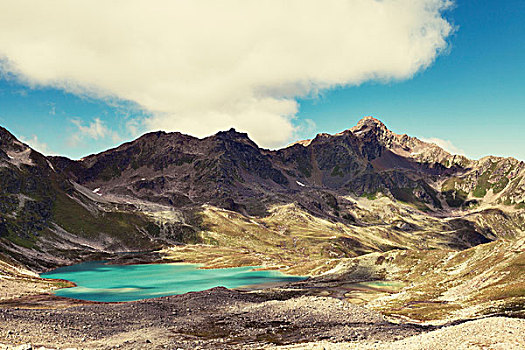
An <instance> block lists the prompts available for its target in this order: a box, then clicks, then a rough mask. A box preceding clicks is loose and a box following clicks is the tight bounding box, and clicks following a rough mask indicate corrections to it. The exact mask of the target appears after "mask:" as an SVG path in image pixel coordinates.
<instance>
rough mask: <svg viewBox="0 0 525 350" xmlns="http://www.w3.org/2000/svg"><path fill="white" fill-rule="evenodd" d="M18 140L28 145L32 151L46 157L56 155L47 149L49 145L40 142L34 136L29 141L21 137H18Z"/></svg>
mask: <svg viewBox="0 0 525 350" xmlns="http://www.w3.org/2000/svg"><path fill="white" fill-rule="evenodd" d="M20 140H21V141H22V142H23V143H25V144H26V145H28V146H29V147H31V148H32V149H34V150H36V151H38V152H40V153H42V154H44V155H46V156H51V155H55V154H56V153H55V152H53V151H52V150H51V149H50V148H49V145H48V144H47V143H45V142H43V141H40V140H39V139H38V137H37V136H36V135H33V136H32V137H31V138H30V139H27V138H25V137H23V136H22V137H20Z"/></svg>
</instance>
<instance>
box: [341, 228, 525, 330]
mask: <svg viewBox="0 0 525 350" xmlns="http://www.w3.org/2000/svg"><path fill="white" fill-rule="evenodd" d="M363 270H365V271H368V277H369V278H370V279H371V280H374V279H385V280H392V281H400V282H403V283H404V284H405V285H406V287H405V288H403V289H402V290H401V291H400V292H399V293H393V294H389V295H387V296H384V294H377V295H376V296H375V297H376V299H374V298H373V297H372V298H371V299H373V300H372V301H371V302H370V303H368V307H371V308H374V309H376V310H380V311H382V312H383V313H385V314H387V315H392V316H403V317H408V318H410V319H415V320H421V321H436V320H440V321H444V320H450V319H465V318H469V317H476V316H482V315H487V314H509V315H515V316H519V315H521V316H522V317H524V316H525V312H524V310H525V237H521V238H517V239H511V240H506V239H500V240H498V241H495V242H491V243H487V244H482V245H479V246H476V247H473V248H470V249H467V250H464V251H461V252H454V251H446V250H430V251H417V250H410V251H391V252H387V253H383V254H378V253H375V254H373V259H371V257H370V256H364V257H359V258H356V259H349V260H347V261H342V262H340V264H339V266H337V268H336V269H335V270H334V271H337V272H335V274H336V275H339V276H340V277H341V276H343V278H344V279H352V278H353V276H354V275H355V273H356V271H360V273H361V272H362V271H363ZM361 278H363V277H362V276H361Z"/></svg>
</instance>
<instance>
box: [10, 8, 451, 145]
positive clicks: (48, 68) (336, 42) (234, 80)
mask: <svg viewBox="0 0 525 350" xmlns="http://www.w3.org/2000/svg"><path fill="white" fill-rule="evenodd" d="M449 5H450V2H449V1H448V0H323V1H321V0H289V1H282V0H265V1H261V0H223V1H216V0H192V1H171V0H157V1H145V0H144V1H140V0H115V1H106V0H89V1H88V0H79V1H68V0H48V1H38V0H33V1H29V0H17V1H2V2H0V56H2V55H3V56H4V58H5V59H4V60H3V61H2V66H3V69H4V70H5V71H8V73H9V74H14V75H16V76H18V77H19V78H20V79H23V80H25V81H26V82H27V83H29V84H36V85H50V86H54V87H59V88H64V89H65V90H67V91H70V92H74V93H79V94H86V93H88V94H94V95H96V96H99V97H111V98H114V97H117V98H120V99H124V100H130V101H133V102H136V103H137V104H138V105H139V106H140V107H142V108H144V109H145V110H147V111H149V112H150V113H151V115H152V116H151V117H149V118H146V119H144V120H143V127H144V128H147V129H164V130H168V131H171V130H178V131H182V132H187V133H191V134H194V135H197V136H204V135H208V134H211V133H213V132H216V131H217V130H219V129H226V128H228V127H231V126H234V127H236V128H238V129H240V130H243V131H248V132H249V134H250V135H251V136H252V137H253V138H254V140H255V141H257V142H258V143H260V144H261V145H263V146H267V147H271V146H279V145H283V144H285V143H286V142H287V141H289V139H290V138H291V137H292V136H293V135H294V132H295V128H296V127H295V126H294V122H293V120H292V119H293V118H294V116H295V114H296V113H297V111H298V105H297V102H296V98H297V97H301V96H306V95H310V94H316V93H318V92H319V91H321V90H323V89H326V88H330V87H336V86H345V85H357V84H360V83H363V82H365V81H368V80H380V81H390V80H397V79H407V78H410V77H412V76H413V75H414V74H415V73H416V72H418V71H420V70H422V69H425V68H426V67H428V66H429V65H430V64H431V63H432V62H433V61H434V59H435V58H436V56H437V55H438V54H439V53H440V52H441V51H442V50H444V49H446V46H447V44H446V38H447V36H448V35H449V34H450V33H451V31H452V27H451V25H450V24H449V23H448V22H447V21H446V20H445V19H444V18H443V17H442V11H443V10H444V9H445V8H446V7H447V6H449Z"/></svg>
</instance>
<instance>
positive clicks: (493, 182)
mask: <svg viewBox="0 0 525 350" xmlns="http://www.w3.org/2000/svg"><path fill="white" fill-rule="evenodd" d="M524 169H525V164H524V163H523V162H518V161H516V160H513V159H510V158H509V159H503V158H490V159H484V160H480V161H471V160H468V159H466V158H465V157H461V156H453V155H450V154H449V153H447V152H445V151H443V150H442V149H440V148H439V147H437V146H436V145H432V144H427V143H424V142H422V141H419V140H418V139H416V138H412V137H409V136H407V135H397V134H394V133H393V132H391V131H390V130H388V129H387V128H386V126H385V125H384V124H383V123H381V122H380V121H378V120H376V119H374V118H369V117H367V118H364V119H363V120H362V121H360V122H359V123H358V125H357V126H356V127H354V128H352V129H349V130H346V131H344V132H342V133H339V134H335V135H328V134H319V135H317V136H316V137H315V138H314V139H313V140H308V141H302V142H300V143H297V144H294V145H291V146H289V147H286V148H283V149H280V150H275V151H271V150H266V149H262V148H260V147H258V146H257V145H256V144H255V143H254V142H253V141H252V140H250V138H249V137H248V135H247V134H244V133H239V132H237V131H235V130H234V129H230V130H228V131H224V132H219V133H217V134H216V135H212V136H209V137H206V138H203V139H198V138H195V137H192V136H188V135H184V134H181V133H166V132H153V133H148V134H145V135H143V136H142V137H140V138H138V139H136V140H134V141H132V142H128V143H125V144H122V145H120V146H119V147H117V148H114V149H110V150H108V151H105V152H102V153H99V154H95V155H90V156H88V157H85V158H83V159H81V160H78V161H75V160H70V159H68V158H65V157H45V156H43V155H41V154H40V153H38V152H35V151H33V150H32V149H30V148H29V147H28V146H27V145H24V144H23V143H21V142H20V141H18V140H17V139H16V138H15V137H14V136H13V135H11V134H10V133H9V132H8V131H7V130H5V129H3V128H0V253H1V251H2V250H7V251H10V250H11V251H12V250H15V249H16V247H20V246H22V247H25V248H28V249H34V250H38V249H41V247H38V244H40V243H41V242H43V241H44V240H48V241H49V240H51V241H53V242H57V241H60V240H62V238H57V237H58V236H57V235H59V234H58V233H57V232H61V234H64V232H65V234H72V235H76V236H79V237H81V238H82V239H83V240H85V242H88V243H85V244H88V245H89V242H96V245H97V247H100V246H101V245H102V246H104V249H106V250H107V251H122V250H138V249H149V248H151V247H152V246H158V245H162V244H175V243H185V242H186V243H187V242H197V241H198V235H197V234H196V232H197V231H198V229H199V227H198V224H197V225H193V224H192V225H187V224H186V223H185V222H184V220H183V221H182V222H180V223H178V224H171V226H170V225H168V224H166V223H163V224H158V223H154V222H152V219H151V218H146V217H145V215H144V214H143V212H141V209H140V205H142V204H143V203H146V205H162V206H166V207H169V208H172V209H176V210H178V211H180V213H182V214H184V215H186V216H188V217H193V214H194V213H195V212H197V211H198V210H200V208H201V206H202V205H203V204H211V205H213V206H217V207H220V208H224V209H228V210H232V211H236V212H239V213H241V214H244V215H255V216H264V215H266V214H267V210H268V209H269V208H270V207H271V206H272V205H275V204H288V203H295V204H296V205H297V206H298V207H299V208H301V210H304V211H307V212H308V213H310V214H312V215H314V216H317V217H320V218H324V219H328V220H330V221H332V222H340V223H343V224H363V223H359V222H358V221H359V220H357V219H356V218H355V217H354V216H353V215H352V213H351V210H352V208H353V206H354V204H353V203H352V201H350V200H349V199H348V197H347V196H348V195H352V196H366V197H369V198H372V199H373V198H375V196H376V195H377V193H378V192H381V193H382V194H383V195H386V196H388V197H390V198H391V199H392V200H397V201H402V202H405V203H409V204H410V205H412V206H413V207H414V208H415V209H419V210H421V211H425V212H433V213H435V214H436V215H441V214H440V212H441V211H444V212H445V211H446V210H449V209H450V208H452V207H453V208H455V209H456V208H457V210H461V209H462V208H465V207H467V206H469V205H476V204H477V203H478V200H467V197H468V195H469V194H472V193H473V194H474V196H480V198H482V197H483V196H484V195H485V194H486V193H487V191H489V190H492V191H494V193H497V192H496V191H498V192H501V198H502V201H504V203H510V205H516V206H518V205H522V206H525V203H524V202H523V193H525V184H524V180H523V178H524V174H525V170H524ZM79 185H81V186H79ZM79 188H80V189H79ZM89 192H94V193H89ZM97 195H103V196H102V197H101V198H110V200H109V202H104V201H102V202H100V201H98V200H97V199H98V197H97ZM111 200H114V201H113V202H112V201H111ZM520 200H521V202H520ZM480 201H481V199H480ZM128 202H129V203H128ZM137 202H140V203H142V204H138V205H137ZM101 203H102V204H101ZM104 203H105V204H104ZM108 203H109V204H108ZM115 203H118V204H115ZM520 203H521V204H520ZM105 206H106V207H105ZM115 206H119V207H118V208H117V209H118V210H116V211H115ZM182 214H181V215H182ZM494 222H496V220H494ZM457 225H458V227H457V228H455V230H456V234H457V237H456V241H457V246H458V247H465V246H468V245H469V244H470V243H469V242H476V244H477V243H483V242H485V239H486V237H487V236H488V235H489V234H485V233H480V232H479V229H478V228H477V227H474V226H469V224H468V222H464V223H457ZM62 231H63V232H62ZM490 234H492V233H490ZM104 235H106V236H108V237H110V238H111V239H110V240H109V241H111V242H109V241H108V242H102V243H101V242H100V240H101V239H102V240H103V237H104ZM101 237H102V238H101ZM39 242H40V243H39ZM67 244H70V246H67V245H66V244H65V243H64V242H62V241H60V246H61V247H62V248H60V249H62V250H61V251H59V252H58V253H57V255H60V254H62V255H64V254H70V255H71V254H73V253H71V251H74V250H75V249H78V250H79V251H86V249H87V250H89V249H90V248H89V249H88V248H86V246H85V245H84V246H83V245H82V244H80V243H78V242H77V243H74V244H73V243H71V242H67ZM341 244H342V245H352V244H357V243H355V242H352V241H348V242H346V241H345V242H341ZM66 246H67V248H64V247H66ZM13 247H14V248H13ZM57 249H58V248H57ZM97 249H98V248H97ZM22 258H23V257H22ZM28 259H30V258H28Z"/></svg>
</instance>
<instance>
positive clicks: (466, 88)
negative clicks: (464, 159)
mask: <svg viewBox="0 0 525 350" xmlns="http://www.w3.org/2000/svg"><path fill="white" fill-rule="evenodd" d="M443 16H444V17H445V18H446V19H447V20H448V21H449V22H450V23H452V24H453V25H454V26H455V32H454V33H453V34H452V35H450V36H448V37H447V39H446V40H447V42H448V44H449V46H448V49H447V50H446V52H445V53H442V54H440V55H439V56H437V58H436V60H435V62H434V63H433V64H432V65H430V67H428V68H427V69H420V70H419V71H418V72H417V73H415V75H413V76H411V77H408V78H406V77H403V79H401V80H395V79H394V80H392V79H389V81H387V82H386V83H385V82H377V81H368V82H366V81H365V82H364V83H361V84H359V85H357V86H350V87H339V88H333V87H332V88H329V89H321V90H320V94H319V95H316V96H315V97H314V98H312V97H309V98H298V99H296V101H297V102H298V110H297V111H296V117H295V118H294V119H293V121H292V123H293V124H294V125H295V126H299V127H300V129H299V130H296V131H295V132H294V133H293V138H310V137H313V136H315V134H316V133H319V132H329V133H336V132H339V131H341V130H344V129H348V128H350V127H352V126H353V125H355V124H356V122H357V121H358V120H359V119H360V118H361V117H363V116H366V115H372V116H375V117H377V118H379V119H380V120H382V121H383V122H385V123H386V124H387V126H388V127H389V128H390V129H392V130H393V131H395V132H398V133H407V134H409V135H412V136H418V137H422V138H426V139H440V140H442V141H443V142H448V147H449V148H452V149H453V150H456V151H457V152H464V153H465V154H466V155H467V156H469V157H472V158H480V157H482V156H485V155H489V154H490V155H499V156H513V157H515V158H518V159H522V160H525V137H524V132H525V45H524V43H525V25H523V23H524V22H525V2H524V1H522V0H505V1H488V0H477V1H473V0H470V1H464V0H460V1H456V2H455V5H454V6H453V8H451V9H448V10H446V11H445V12H444V13H443ZM1 51H2V45H1V40H0V52H1ZM365 54H366V53H364V52H363V55H365ZM6 56H7V59H8V60H9V59H10V57H9V55H6ZM24 81H29V82H27V83H24ZM350 85H352V84H350ZM53 86H54V87H53ZM57 86H61V85H60V84H42V83H38V84H35V83H34V82H32V81H31V80H30V79H21V78H20V77H17V76H16V74H14V75H13V74H12V73H10V72H8V70H7V69H5V70H4V71H3V73H2V75H1V79H0V125H2V126H4V127H6V128H7V129H8V130H10V131H11V132H13V133H14V134H15V135H16V136H17V137H19V138H22V139H23V140H24V141H27V142H28V143H30V144H31V145H33V146H35V147H36V148H38V149H40V150H41V151H44V152H45V153H52V154H61V155H66V156H69V157H72V158H79V157H82V156H85V155H88V154H90V153H94V152H98V151H101V150H104V149H107V148H110V147H114V146H116V145H118V144H120V143H122V142H124V141H127V140H130V139H132V138H134V137H136V136H137V135H139V134H141V133H142V132H144V131H146V130H149V129H152V127H151V125H149V126H146V125H145V124H144V123H142V122H140V121H143V120H145V119H147V118H151V116H152V115H155V113H158V112H155V111H151V110H148V108H145V107H140V105H141V104H140V103H138V102H135V101H133V99H125V98H124V99H123V98H119V96H115V94H111V93H110V94H106V95H104V94H101V93H100V92H97V93H86V91H85V90H78V89H74V88H71V87H70V86H66V87H65V88H58V87H57ZM63 86H64V85H62V86H61V87H63ZM68 91H69V92H68ZM79 91H80V92H79ZM119 91H120V90H119ZM117 95H118V94H117ZM123 96H127V95H123ZM136 101H139V99H136ZM140 101H142V100H140ZM265 108H266V107H265ZM206 113H208V111H206ZM218 118H220V117H218ZM232 120H233V122H232V124H233V125H232V126H237V125H235V123H236V122H235V119H232ZM307 120H311V121H313V123H312V122H307ZM158 125H162V124H158ZM243 125H246V124H242V123H241V125H240V127H239V128H240V129H243ZM246 128H249V127H246ZM199 136H201V135H199ZM290 141H291V140H290ZM436 142H437V141H436Z"/></svg>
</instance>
